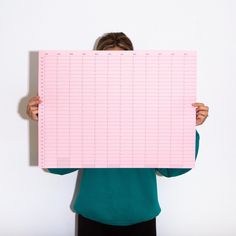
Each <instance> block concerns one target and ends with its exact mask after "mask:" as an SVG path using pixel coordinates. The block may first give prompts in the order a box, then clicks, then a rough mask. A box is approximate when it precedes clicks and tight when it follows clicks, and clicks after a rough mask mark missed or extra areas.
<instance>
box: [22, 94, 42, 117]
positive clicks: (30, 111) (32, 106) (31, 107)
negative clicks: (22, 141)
mask: <svg viewBox="0 0 236 236" xmlns="http://www.w3.org/2000/svg"><path fill="white" fill-rule="evenodd" d="M41 102H42V101H41V100H40V97H39V96H35V97H32V98H30V100H29V102H28V104H27V109H26V114H27V115H28V117H29V118H30V119H31V120H35V121H37V120H38V104H39V103H41Z"/></svg>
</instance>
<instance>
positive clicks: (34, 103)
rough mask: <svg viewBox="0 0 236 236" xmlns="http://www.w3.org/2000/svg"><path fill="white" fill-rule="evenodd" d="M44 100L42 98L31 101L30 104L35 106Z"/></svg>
mask: <svg viewBox="0 0 236 236" xmlns="http://www.w3.org/2000/svg"><path fill="white" fill-rule="evenodd" d="M41 102H42V101H41V100H34V101H31V102H29V103H28V105H29V106H33V105H37V104H39V103H41Z"/></svg>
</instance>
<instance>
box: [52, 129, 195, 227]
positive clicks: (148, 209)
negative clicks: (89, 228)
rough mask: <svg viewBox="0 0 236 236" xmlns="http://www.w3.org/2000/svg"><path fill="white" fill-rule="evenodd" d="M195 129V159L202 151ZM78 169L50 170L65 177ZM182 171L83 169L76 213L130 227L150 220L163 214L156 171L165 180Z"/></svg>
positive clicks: (75, 205) (163, 169) (182, 170)
mask: <svg viewBox="0 0 236 236" xmlns="http://www.w3.org/2000/svg"><path fill="white" fill-rule="evenodd" d="M199 139H200V136H199V133H198V131H197V130H196V142H195V159H196V158H197V154H198V149H199ZM76 170H80V169H79V168H49V169H48V171H49V172H51V173H54V174H59V175H64V174H68V173H71V172H73V171H76ZM189 170H191V168H189V169H186V168H185V169H183V168H179V169H177V168H83V175H82V179H81V183H80V191H79V193H77V198H76V200H75V202H74V206H73V210H74V212H75V213H78V214H81V215H83V216H84V217H87V218H89V219H91V220H95V221H98V222H100V223H104V224H110V225H120V226H121V225H123V226H125V225H131V224H136V223H140V222H143V221H147V220H150V219H152V218H154V217H156V216H157V215H159V213H160V212H161V208H160V205H159V202H158V194H157V193H158V192H157V182H156V171H158V172H160V173H161V174H162V175H164V176H166V177H174V176H178V175H182V174H184V173H186V172H188V171H189Z"/></svg>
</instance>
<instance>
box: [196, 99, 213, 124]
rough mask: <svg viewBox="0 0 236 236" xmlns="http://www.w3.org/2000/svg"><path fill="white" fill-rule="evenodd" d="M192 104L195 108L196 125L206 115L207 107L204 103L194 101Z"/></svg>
mask: <svg viewBox="0 0 236 236" xmlns="http://www.w3.org/2000/svg"><path fill="white" fill-rule="evenodd" d="M192 106H194V107H197V108H196V125H201V124H202V123H203V122H204V121H205V120H206V118H207V117H208V111H209V107H208V106H205V105H204V103H199V102H195V103H193V104H192Z"/></svg>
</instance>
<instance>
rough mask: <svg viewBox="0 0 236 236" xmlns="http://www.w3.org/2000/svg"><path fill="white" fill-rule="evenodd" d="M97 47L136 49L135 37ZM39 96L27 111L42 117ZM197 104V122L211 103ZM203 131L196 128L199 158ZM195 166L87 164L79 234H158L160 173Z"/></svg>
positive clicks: (108, 39)
mask: <svg viewBox="0 0 236 236" xmlns="http://www.w3.org/2000/svg"><path fill="white" fill-rule="evenodd" d="M95 50H133V44H132V42H131V40H130V39H129V38H128V37H127V35H125V34H124V33H123V32H111V33H108V34H105V35H103V36H102V37H101V38H100V39H99V41H98V43H97V46H96V47H95ZM41 102H43V101H41V100H40V97H39V96H35V97H32V98H31V99H30V100H29V102H28V105H27V111H26V112H27V114H28V116H29V117H30V118H31V119H32V120H34V121H37V120H38V105H39V104H40V103H41ZM192 105H193V106H194V107H196V125H201V124H202V123H203V122H204V121H205V120H206V118H207V116H208V110H209V107H207V106H205V105H204V104H203V103H193V104H192ZM199 140H200V135H199V133H198V131H197V130H196V142H195V160H196V158H197V155H198V150H199ZM76 170H78V171H80V168H49V169H48V171H49V172H50V173H53V174H58V175H65V174H68V173H71V172H74V171H76ZM190 170H191V168H83V172H82V178H81V184H80V190H79V192H78V193H77V197H76V200H75V202H74V206H73V208H74V211H75V213H76V219H77V221H78V231H77V235H79V236H85V235H96V236H108V235H109V236H111V235H117V236H118V235H122V236H126V235H129V236H132V235H135V236H139V235H142V236H143V235H145V236H154V235H156V216H158V215H159V213H160V212H161V207H160V205H159V202H158V194H157V193H158V191H157V182H156V174H157V172H159V173H160V174H161V175H163V176H165V177H168V178H169V177H175V176H179V175H182V174H185V173H187V172H188V171H190Z"/></svg>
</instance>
